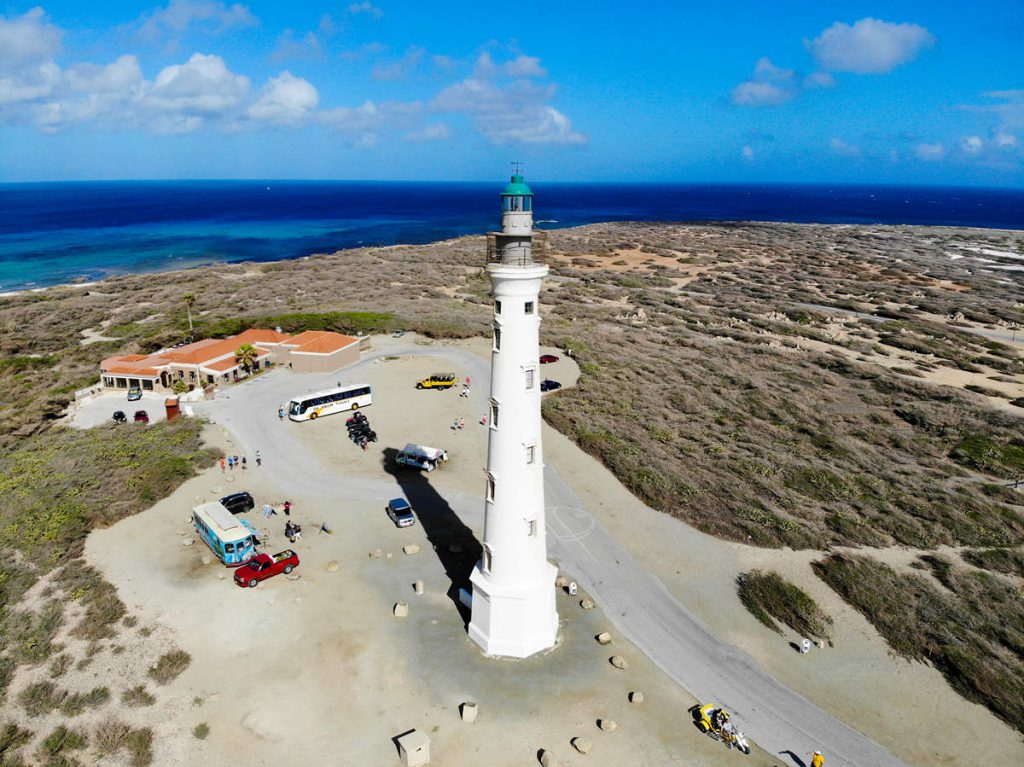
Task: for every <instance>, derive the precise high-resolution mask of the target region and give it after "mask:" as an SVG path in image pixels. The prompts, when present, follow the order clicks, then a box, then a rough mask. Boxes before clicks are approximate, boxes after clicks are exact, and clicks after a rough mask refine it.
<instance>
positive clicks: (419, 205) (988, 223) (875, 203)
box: [0, 180, 1024, 292]
mask: <svg viewBox="0 0 1024 767" xmlns="http://www.w3.org/2000/svg"><path fill="white" fill-rule="evenodd" d="M531 185H532V188H533V191H534V194H535V205H534V208H535V210H534V215H535V217H536V224H537V226H538V228H548V229H555V228H564V227H571V226H580V225H584V224H591V223H598V222H607V221H675V222H700V223H709V222H730V221H770V222H791V223H820V224H880V225H924V226H961V227H979V228H994V229H1017V230H1019V229H1024V190H1022V189H1011V188H984V187H962V188H961V187H925V186H892V185H879V184H872V185H866V184H653V183H651V184H638V183H624V182H616V183H611V182H609V183H550V184H549V183H543V182H533V183H532V184H531ZM502 186H503V184H502V183H501V182H500V181H498V182H493V183H492V182H487V183H483V182H387V181H376V182H375V181H276V180H267V181H77V182H26V183H8V184H0V292H11V291H17V290H26V289H33V288H40V287H48V286H52V285H60V284H67V283H77V282H92V281H95V280H100V279H104V278H106V277H112V276H117V275H122V274H137V273H150V272H165V271H173V270H178V269H185V268H191V267H196V266H205V265H211V264H218V263H237V262H242V261H278V260H286V259H294V258H302V257H304V256H309V255H313V254H316V253H331V252H334V251H337V250H342V249H345V248H353V247H362V246H377V245H396V244H412V245H416V244H424V243H427V242H433V241H436V240H443V239H448V238H451V237H458V236H462V235H467V234H481V233H483V232H486V231H490V230H493V229H494V228H496V227H497V225H498V221H499V217H500V205H499V195H500V193H501V189H502Z"/></svg>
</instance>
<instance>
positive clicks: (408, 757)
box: [396, 730, 430, 767]
mask: <svg viewBox="0 0 1024 767" xmlns="http://www.w3.org/2000/svg"><path fill="white" fill-rule="evenodd" d="M396 740H397V741H398V755H399V756H400V757H401V759H402V767H424V765H428V764H430V738H428V737H427V736H426V734H425V733H422V732H419V731H418V730H409V732H407V733H405V735H400V736H399V737H398V738H396Z"/></svg>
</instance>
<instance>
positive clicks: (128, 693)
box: [121, 684, 156, 708]
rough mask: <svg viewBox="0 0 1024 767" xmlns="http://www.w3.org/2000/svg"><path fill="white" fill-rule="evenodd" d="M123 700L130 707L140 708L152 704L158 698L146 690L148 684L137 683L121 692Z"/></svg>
mask: <svg viewBox="0 0 1024 767" xmlns="http://www.w3.org/2000/svg"><path fill="white" fill-rule="evenodd" d="M121 701H122V702H123V703H124V704H125V705H126V706H128V707H129V708H140V707H142V706H152V705H153V704H154V703H156V698H155V697H154V696H153V695H150V693H149V691H147V690H146V685H144V684H137V685H135V686H134V687H132V688H131V689H130V690H125V691H124V692H123V693H122V694H121Z"/></svg>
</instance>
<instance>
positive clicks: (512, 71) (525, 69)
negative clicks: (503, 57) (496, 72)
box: [501, 55, 548, 77]
mask: <svg viewBox="0 0 1024 767" xmlns="http://www.w3.org/2000/svg"><path fill="white" fill-rule="evenodd" d="M501 71H502V72H504V73H505V74H506V75H508V76H509V77H547V74H548V73H547V72H546V71H545V70H544V67H542V66H541V65H540V59H539V58H537V57H536V56H521V55H520V56H516V57H515V58H514V59H512V61H509V62H506V63H505V64H503V65H502V67H501Z"/></svg>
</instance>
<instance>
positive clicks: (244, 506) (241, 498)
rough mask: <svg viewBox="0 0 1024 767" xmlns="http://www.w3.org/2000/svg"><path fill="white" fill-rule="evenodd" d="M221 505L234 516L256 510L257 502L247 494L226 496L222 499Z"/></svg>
mask: <svg viewBox="0 0 1024 767" xmlns="http://www.w3.org/2000/svg"><path fill="white" fill-rule="evenodd" d="M220 504H221V506H223V507H224V508H225V509H227V510H228V511H230V512H231V513H232V514H244V513H245V512H247V511H252V510H253V509H255V508H256V501H254V500H253V499H252V496H251V495H249V494H248V493H246V492H241V493H232V494H231V495H225V496H224V497H223V498H221V499H220Z"/></svg>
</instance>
